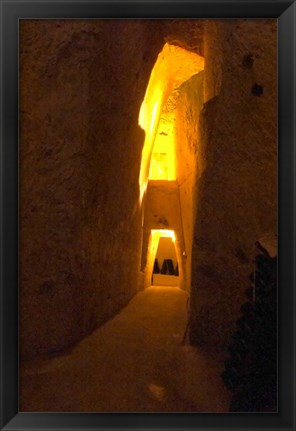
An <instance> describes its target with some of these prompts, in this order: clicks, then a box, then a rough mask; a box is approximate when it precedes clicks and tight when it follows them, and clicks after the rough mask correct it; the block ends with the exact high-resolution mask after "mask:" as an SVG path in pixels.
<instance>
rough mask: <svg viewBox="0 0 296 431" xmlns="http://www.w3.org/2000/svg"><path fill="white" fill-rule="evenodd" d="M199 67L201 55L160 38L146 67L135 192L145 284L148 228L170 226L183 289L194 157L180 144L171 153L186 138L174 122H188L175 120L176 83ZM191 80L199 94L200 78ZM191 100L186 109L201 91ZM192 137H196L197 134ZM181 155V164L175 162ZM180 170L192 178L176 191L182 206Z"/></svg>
mask: <svg viewBox="0 0 296 431" xmlns="http://www.w3.org/2000/svg"><path fill="white" fill-rule="evenodd" d="M203 67H204V59H203V58H202V57H201V56H199V55H197V54H196V53H193V52H190V51H187V50H185V49H182V48H180V47H179V46H175V45H169V44H167V43H166V44H165V45H164V47H163V49H162V51H161V52H160V54H159V55H158V58H157V61H156V63H155V65H154V68H153V70H152V73H151V76H150V80H149V84H148V87H147V90H146V94H145V98H144V101H143V103H142V106H141V110H140V116H139V124H140V125H141V126H142V127H143V128H144V130H145V132H146V135H145V143H144V148H143V151H142V161H141V170H140V176H139V185H140V197H141V203H142V205H143V208H144V209H143V211H144V222H143V246H142V270H143V271H144V274H145V277H144V280H145V281H144V285H145V286H147V285H149V284H150V281H151V272H152V269H153V262H154V259H153V258H152V256H154V257H155V255H154V247H153V246H152V244H153V235H152V233H151V230H152V229H172V230H173V231H174V232H175V237H176V242H175V244H176V252H177V259H178V264H179V273H180V286H181V287H183V288H186V289H189V285H190V267H189V265H187V264H186V262H187V256H189V261H191V259H190V256H191V246H192V244H191V236H192V220H193V218H192V217H193V212H192V211H193V206H192V193H193V180H194V179H195V176H196V163H195V157H191V158H190V157H186V156H184V154H185V153H186V149H184V150H183V159H182V160H179V161H177V159H176V155H177V152H179V147H186V139H182V142H181V141H180V140H178V137H179V136H180V128H181V129H182V128H183V127H186V126H187V127H188V121H187V123H180V124H177V122H178V119H177V118H178V115H179V114H178V110H180V107H179V105H178V100H179V98H180V94H181V93H182V91H183V87H182V84H183V83H184V82H186V81H189V80H190V79H193V78H192V77H193V76H199V75H200V76H201V74H202V70H203ZM194 82H195V84H197V89H198V91H199V92H200V96H202V79H201V78H200V79H199V80H198V81H196V80H195V81H194ZM185 92H186V88H185ZM195 93H196V91H194V94H195ZM192 102H193V106H192V107H191V110H192V112H194V111H196V110H198V109H200V108H201V106H202V97H200V98H199V100H192ZM195 113H196V114H197V115H196V118H195V119H194V120H193V119H192V121H193V122H195V123H196V124H198V112H195ZM185 125H186V126H185ZM190 127H191V128H192V126H190ZM196 128H197V127H195V129H196ZM194 139H195V140H196V142H197V140H198V136H197V135H196V136H195V137H194ZM183 161H184V166H181V165H182V162H183ZM186 163H187V165H186V168H185V164H186ZM185 170H186V171H187V173H186V175H191V180H192V183H191V186H190V187H189V189H188V191H187V192H188V196H186V197H185V198H184V195H183V193H182V198H183V199H182V201H186V204H187V206H186V204H185V203H184V202H183V203H184V209H183V208H182V205H181V197H180V186H181V183H180V179H181V180H182V183H184V178H183V174H184V171H185ZM178 173H179V174H180V175H179V177H178ZM182 190H183V189H182ZM145 193H146V194H145ZM184 210H185V211H184ZM184 226H186V227H184ZM188 228H189V229H191V234H190V235H189V236H188V235H187V232H186V235H185V230H187V229H188ZM185 237H186V241H185ZM189 237H190V238H189Z"/></svg>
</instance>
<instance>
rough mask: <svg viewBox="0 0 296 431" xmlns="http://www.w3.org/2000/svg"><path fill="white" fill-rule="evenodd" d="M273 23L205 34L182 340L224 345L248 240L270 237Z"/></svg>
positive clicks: (211, 25) (213, 25)
mask: <svg viewBox="0 0 296 431" xmlns="http://www.w3.org/2000/svg"><path fill="white" fill-rule="evenodd" d="M276 41H277V30H276V22H275V21H274V20H265V21H264V20H256V21H254V20H227V21H223V20H221V21H220V20H217V21H208V23H207V24H206V27H205V39H204V45H205V84H204V88H205V91H204V95H205V105H204V108H203V110H202V113H201V118H200V145H199V150H198V151H199V157H200V158H201V161H202V168H203V171H202V175H201V177H200V179H199V180H198V183H197V215H196V221H195V229H194V238H193V257H192V260H193V264H192V291H191V306H190V307H191V310H190V338H191V341H192V342H194V343H198V344H201V343H204V342H207V343H210V344H212V345H217V346H219V345H225V344H226V343H227V342H228V340H229V336H230V334H231V332H232V331H233V329H234V324H235V320H236V318H237V317H238V315H239V314H240V311H239V309H240V305H241V304H242V302H244V301H245V300H246V298H245V296H244V290H245V289H246V288H247V287H249V284H248V275H249V274H250V272H251V271H252V269H253V260H254V253H255V247H254V243H255V241H256V240H258V239H259V238H261V237H262V236H264V235H265V234H266V233H272V234H276V232H277V227H276V226H277V197H276V195H277V186H276V185H277V170H276V167H277V110H276V106H277V95H276V88H277V86H276V79H277V76H276V72H277V67H276V64H277V54H276V50H277V42H276Z"/></svg>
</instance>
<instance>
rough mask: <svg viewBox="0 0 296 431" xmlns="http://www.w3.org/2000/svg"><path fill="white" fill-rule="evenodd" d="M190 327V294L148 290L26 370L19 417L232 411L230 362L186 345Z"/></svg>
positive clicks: (171, 289)
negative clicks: (224, 377)
mask: <svg viewBox="0 0 296 431" xmlns="http://www.w3.org/2000/svg"><path fill="white" fill-rule="evenodd" d="M186 323H187V294H186V292H184V291H183V290H181V289H179V288H178V287H169V286H163V287H160V286H151V287H149V288H147V289H145V290H144V291H142V292H140V293H138V294H137V295H136V296H135V297H134V298H133V299H132V300H131V301H130V303H129V304H128V305H127V306H126V307H125V308H124V309H123V310H122V311H121V312H120V313H119V314H118V315H116V316H115V317H114V318H113V319H111V320H110V321H108V322H107V323H106V324H104V325H103V326H101V327H100V328H98V329H97V330H96V331H94V332H93V333H92V334H91V335H90V336H88V337H87V338H85V339H84V340H82V341H81V342H80V343H79V344H78V345H76V346H75V347H74V348H73V349H72V350H71V352H69V353H68V354H66V355H63V356H60V357H56V358H53V359H48V360H43V361H42V362H38V363H35V364H31V365H30V366H28V365H27V366H26V367H24V368H23V369H22V370H21V379H22V384H21V385H20V388H21V390H22V396H21V399H22V400H23V402H22V404H21V406H20V411H44V412H45V411H51V412H59V411H63V412H221V411H222V412H223V411H227V409H228V405H229V393H228V392H227V390H226V389H225V388H224V386H223V384H222V381H221V378H220V372H221V371H222V369H223V358H222V359H221V358H218V357H217V355H215V354H210V353H209V352H207V353H206V352H205V351H204V350H200V349H197V348H194V347H192V346H189V345H186V344H182V340H183V336H184V331H185V328H186ZM32 406H34V409H33V408H32ZM36 406H37V408H36Z"/></svg>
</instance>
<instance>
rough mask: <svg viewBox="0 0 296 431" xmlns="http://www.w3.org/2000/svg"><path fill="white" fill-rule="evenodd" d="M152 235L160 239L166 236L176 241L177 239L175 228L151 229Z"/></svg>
mask: <svg viewBox="0 0 296 431" xmlns="http://www.w3.org/2000/svg"><path fill="white" fill-rule="evenodd" d="M151 235H152V238H153V239H154V238H155V239H157V238H158V240H159V238H161V237H165V238H172V241H173V242H175V241H176V235H175V231H174V230H169V229H151Z"/></svg>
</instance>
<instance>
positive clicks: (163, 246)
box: [151, 236, 179, 286]
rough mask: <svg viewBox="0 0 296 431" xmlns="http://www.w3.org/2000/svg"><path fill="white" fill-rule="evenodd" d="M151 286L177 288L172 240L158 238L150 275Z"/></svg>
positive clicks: (174, 251)
mask: <svg viewBox="0 0 296 431" xmlns="http://www.w3.org/2000/svg"><path fill="white" fill-rule="evenodd" d="M151 284H152V285H154V286H156V285H158V286H178V285H179V267H178V259H177V254H176V247H175V243H174V242H173V240H172V238H170V237H165V236H162V237H160V238H159V242H158V247H157V252H156V256H155V260H154V267H153V273H152V282H151Z"/></svg>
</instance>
